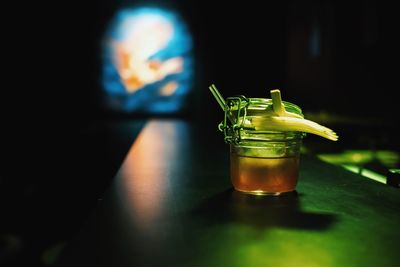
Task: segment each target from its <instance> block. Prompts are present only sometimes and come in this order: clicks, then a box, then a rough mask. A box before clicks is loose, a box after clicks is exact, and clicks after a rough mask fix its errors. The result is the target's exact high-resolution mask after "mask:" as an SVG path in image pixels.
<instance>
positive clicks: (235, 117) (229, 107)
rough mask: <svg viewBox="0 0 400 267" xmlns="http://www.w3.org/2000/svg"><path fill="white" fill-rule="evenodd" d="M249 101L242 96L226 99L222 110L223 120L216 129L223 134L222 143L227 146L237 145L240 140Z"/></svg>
mask: <svg viewBox="0 0 400 267" xmlns="http://www.w3.org/2000/svg"><path fill="white" fill-rule="evenodd" d="M249 103H250V101H249V99H247V98H246V97H245V96H243V95H239V96H233V97H228V98H227V99H226V106H225V108H224V120H223V121H222V122H221V123H220V124H219V125H218V129H219V130H220V131H221V132H223V133H224V141H225V143H228V144H232V143H234V144H238V143H239V142H240V140H241V135H240V132H241V129H243V125H244V122H245V120H246V115H247V107H248V106H249Z"/></svg>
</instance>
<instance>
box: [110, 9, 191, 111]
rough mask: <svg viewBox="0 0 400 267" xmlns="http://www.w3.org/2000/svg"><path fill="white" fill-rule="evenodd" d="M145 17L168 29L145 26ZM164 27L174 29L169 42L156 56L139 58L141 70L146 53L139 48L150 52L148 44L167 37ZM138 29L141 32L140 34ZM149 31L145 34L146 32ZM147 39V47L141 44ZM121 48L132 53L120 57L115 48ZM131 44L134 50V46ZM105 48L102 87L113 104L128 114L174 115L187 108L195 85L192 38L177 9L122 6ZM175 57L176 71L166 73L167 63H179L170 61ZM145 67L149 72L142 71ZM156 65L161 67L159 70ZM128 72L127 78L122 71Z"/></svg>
mask: <svg viewBox="0 0 400 267" xmlns="http://www.w3.org/2000/svg"><path fill="white" fill-rule="evenodd" d="M143 21H158V22H157V23H158V24H160V21H161V24H165V25H167V26H168V27H167V26H162V25H161V24H160V25H161V26H162V27H164V28H157V27H155V26H153V28H149V30H146V29H144V30H140V29H139V28H140V27H142V26H143ZM161 26H160V27H161ZM165 29H172V31H171V35H170V37H169V40H168V41H166V42H165V44H164V45H163V46H162V48H161V49H158V50H157V51H153V52H152V53H151V54H149V53H148V52H147V57H146V59H145V60H142V61H141V62H139V63H140V64H141V65H140V66H139V67H140V68H139V67H138V66H136V65H137V62H135V58H138V56H136V55H141V54H140V53H141V51H136V50H138V49H144V50H146V49H147V48H146V47H151V46H152V45H153V44H154V42H152V40H153V39H154V38H156V37H157V36H158V35H163V34H164V33H163V32H162V31H165ZM138 31H139V32H141V33H140V34H137V32H138ZM157 31H158V32H157ZM135 34H136V35H135ZM144 34H145V35H146V36H143V35H144ZM153 35H154V36H153ZM164 35H165V34H164ZM135 38H136V39H135ZM139 39H141V40H139ZM143 39H144V40H147V41H148V42H149V44H148V45H147V46H146V45H141V46H140V45H136V44H140V43H141V42H142V43H143V42H144V41H143ZM116 44H117V45H116ZM135 45H136V46H135ZM120 46H123V47H124V49H125V50H126V51H128V52H123V53H125V54H123V57H120V56H118V53H117V52H118V51H117V52H116V50H118V49H117V48H116V47H120ZM132 47H134V48H133V49H131V48H132ZM135 49H136V50H135ZM153 50H154V49H153ZM102 51H103V52H102V53H103V55H102V56H103V57H102V60H103V68H102V85H103V89H104V93H105V94H104V96H105V98H104V99H105V104H106V106H107V107H108V108H110V109H112V110H114V111H122V112H127V113H129V112H144V113H175V112H179V111H181V110H182V109H183V107H184V103H185V100H186V96H187V95H188V93H189V91H190V90H191V88H192V83H193V55H192V39H191V35H190V33H189V31H188V29H187V26H186V24H185V23H184V22H183V21H182V19H181V18H180V17H179V16H178V15H177V14H176V13H174V12H172V11H168V10H163V9H158V8H145V7H143V8H135V9H123V10H120V11H119V12H118V13H117V14H116V16H115V17H114V19H113V20H112V21H111V23H110V25H109V28H108V29H107V31H106V33H105V36H104V40H103V49H102ZM129 53H131V55H130V54H129ZM118 57H119V58H122V59H119V62H122V63H117V62H118ZM116 58H117V59H116ZM139 58H140V57H139ZM174 58H175V59H176V60H175V61H177V62H170V63H171V64H172V66H175V67H169V69H171V68H173V69H174V71H167V70H168V67H165V65H166V64H164V62H168V61H174V60H171V59H174ZM132 62H133V64H131V63H132ZM154 62H155V63H154ZM178 63H179V64H178ZM118 64H119V65H118ZM171 64H170V65H171ZM174 64H175V65H174ZM131 65H133V66H131ZM142 65H143V66H144V67H142ZM163 65H164V67H163ZM119 66H123V67H119ZM177 66H178V67H177ZM123 68H125V69H123ZM121 69H122V70H121ZM137 69H139V70H138V71H137ZM142 69H144V70H145V71H147V72H148V73H147V72H145V74H141V70H142ZM154 69H156V70H157V71H156V72H154ZM176 69H179V70H176ZM124 71H125V72H128V73H129V74H127V76H128V77H127V78H125V80H124V79H123V78H122V77H123V76H124V75H123V74H121V73H124ZM153 72H154V73H155V74H154V73H153ZM149 73H150V74H151V75H150V76H151V77H153V76H154V77H158V76H160V77H161V78H159V79H157V78H154V77H153V78H148V76H149ZM160 73H162V74H160ZM152 75H153V76H152ZM157 75H158V76H157ZM124 77H125V76H124ZM146 79H147V80H146ZM142 80H146V81H145V82H143V81H142ZM132 81H133V82H132ZM138 81H139V82H138ZM130 85H131V87H130Z"/></svg>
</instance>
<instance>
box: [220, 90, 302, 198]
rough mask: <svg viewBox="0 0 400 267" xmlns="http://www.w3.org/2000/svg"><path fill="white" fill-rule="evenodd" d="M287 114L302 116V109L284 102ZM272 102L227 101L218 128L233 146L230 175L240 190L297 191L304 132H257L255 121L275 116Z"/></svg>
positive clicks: (231, 99)
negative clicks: (222, 119) (258, 118)
mask: <svg viewBox="0 0 400 267" xmlns="http://www.w3.org/2000/svg"><path fill="white" fill-rule="evenodd" d="M283 105H284V107H285V109H286V111H288V112H292V113H296V114H298V115H300V116H302V117H303V114H302V111H301V109H300V107H298V106H296V105H294V104H292V103H289V102H285V101H283ZM272 112H273V109H272V100H271V99H266V98H246V97H244V96H238V97H231V98H228V99H227V109H226V110H225V117H224V121H223V122H222V123H221V124H220V125H219V128H220V130H222V131H224V134H225V141H226V142H227V143H229V144H230V176H231V181H232V185H233V186H234V188H235V189H236V190H237V191H241V192H245V193H250V194H257V195H280V194H282V193H287V192H291V191H294V190H295V188H296V185H297V181H298V177H299V160H300V147H301V142H302V139H303V137H304V135H305V134H304V133H302V132H289V131H288V132H285V131H264V130H263V131H261V130H257V127H256V125H255V124H254V121H256V120H254V118H257V117H263V116H271V115H274V114H273V113H272Z"/></svg>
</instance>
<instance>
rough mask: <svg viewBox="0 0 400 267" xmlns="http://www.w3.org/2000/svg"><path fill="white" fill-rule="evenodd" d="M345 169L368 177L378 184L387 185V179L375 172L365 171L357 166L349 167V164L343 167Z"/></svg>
mask: <svg viewBox="0 0 400 267" xmlns="http://www.w3.org/2000/svg"><path fill="white" fill-rule="evenodd" d="M342 167H343V168H345V169H346V170H348V171H351V172H354V173H358V174H361V175H362V176H364V177H367V178H369V179H372V180H375V181H377V182H380V183H383V184H386V177H385V176H383V175H380V174H378V173H376V172H373V171H371V170H367V169H363V168H360V167H358V166H355V165H349V164H344V165H342Z"/></svg>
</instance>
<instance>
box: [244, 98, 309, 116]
mask: <svg viewBox="0 0 400 267" xmlns="http://www.w3.org/2000/svg"><path fill="white" fill-rule="evenodd" d="M248 100H249V105H248V107H247V108H248V109H260V108H261V109H267V108H270V107H272V99H270V98H258V97H250V98H248ZM282 103H283V105H284V107H285V109H287V111H289V112H294V113H297V114H299V115H303V112H302V109H301V108H300V107H299V106H298V105H296V104H293V103H291V102H288V101H282Z"/></svg>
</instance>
